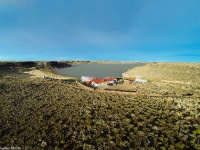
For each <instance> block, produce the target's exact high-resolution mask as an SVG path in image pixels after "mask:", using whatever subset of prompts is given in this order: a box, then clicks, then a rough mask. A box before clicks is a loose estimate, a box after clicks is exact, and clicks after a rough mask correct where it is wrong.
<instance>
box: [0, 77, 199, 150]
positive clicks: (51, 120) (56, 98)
mask: <svg viewBox="0 0 200 150" xmlns="http://www.w3.org/2000/svg"><path fill="white" fill-rule="evenodd" d="M199 105H200V100H199V98H195V97H192V96H187V95H186V96H182V97H167V96H161V97H156V96H154V97H150V96H148V95H147V96H134V95H124V94H113V93H112V94H111V93H110V94H109V93H98V92H96V91H89V90H84V89H81V88H80V87H79V86H78V85H77V83H75V82H68V81H62V80H43V79H39V78H38V79H30V78H26V79H20V78H6V77H5V78H3V77H0V146H1V147H11V146H19V147H21V148H22V149H34V150H35V149H55V150H58V149H152V150H153V149H163V150H164V149H172V150H173V149H200V127H199V123H200V118H199V113H200V109H199Z"/></svg>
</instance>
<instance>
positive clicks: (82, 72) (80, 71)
mask: <svg viewBox="0 0 200 150" xmlns="http://www.w3.org/2000/svg"><path fill="white" fill-rule="evenodd" d="M143 65H144V63H133V64H81V65H74V66H72V67H69V68H63V69H58V70H56V71H55V73H56V74H60V75H65V76H73V77H78V78H80V77H81V76H93V77H99V78H104V77H121V76H122V73H124V72H126V71H128V69H132V68H134V67H137V66H143Z"/></svg>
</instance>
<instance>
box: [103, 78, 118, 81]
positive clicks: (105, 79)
mask: <svg viewBox="0 0 200 150" xmlns="http://www.w3.org/2000/svg"><path fill="white" fill-rule="evenodd" d="M113 80H116V78H114V77H109V78H104V81H105V82H108V81H113Z"/></svg>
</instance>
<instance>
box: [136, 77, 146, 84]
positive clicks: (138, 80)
mask: <svg viewBox="0 0 200 150" xmlns="http://www.w3.org/2000/svg"><path fill="white" fill-rule="evenodd" d="M135 82H139V83H147V80H146V79H141V78H136V79H135Z"/></svg>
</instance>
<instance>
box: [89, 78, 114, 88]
mask: <svg viewBox="0 0 200 150" xmlns="http://www.w3.org/2000/svg"><path fill="white" fill-rule="evenodd" d="M116 81H117V79H116V78H114V77H107V78H95V79H93V80H92V82H91V85H93V86H96V87H97V86H103V85H107V84H110V83H111V84H114V83H115V82H116Z"/></svg>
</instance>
